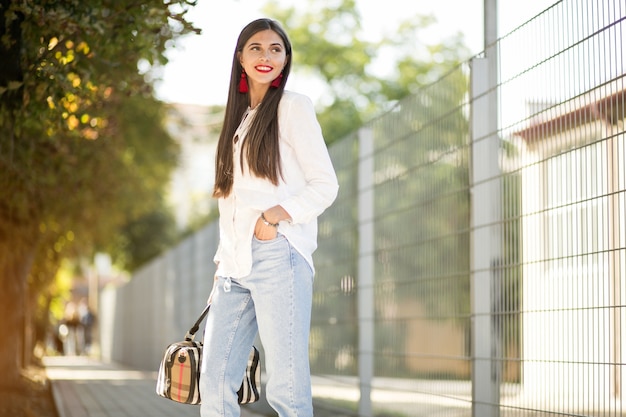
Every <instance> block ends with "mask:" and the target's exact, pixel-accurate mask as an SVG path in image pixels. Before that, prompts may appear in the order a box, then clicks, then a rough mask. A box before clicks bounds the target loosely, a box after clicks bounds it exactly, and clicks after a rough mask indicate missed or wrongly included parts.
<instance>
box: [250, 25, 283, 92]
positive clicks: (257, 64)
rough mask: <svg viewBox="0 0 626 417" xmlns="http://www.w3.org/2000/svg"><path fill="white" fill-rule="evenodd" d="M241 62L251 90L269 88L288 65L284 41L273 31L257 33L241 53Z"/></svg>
mask: <svg viewBox="0 0 626 417" xmlns="http://www.w3.org/2000/svg"><path fill="white" fill-rule="evenodd" d="M239 62H240V63H241V66H242V67H243V69H244V71H245V72H246V74H247V76H248V84H249V85H250V88H258V87H261V88H263V87H265V88H269V84H270V83H271V82H272V81H273V80H274V79H275V78H277V77H278V76H279V75H280V73H281V71H282V70H283V68H284V67H285V64H286V63H287V51H286V50H285V45H284V42H283V39H282V38H281V37H280V35H278V34H277V33H276V32H274V31H273V30H271V29H267V30H263V31H260V32H257V33H255V34H254V35H252V37H250V39H248V42H246V44H245V45H244V47H243V50H242V51H241V52H240V53H239Z"/></svg>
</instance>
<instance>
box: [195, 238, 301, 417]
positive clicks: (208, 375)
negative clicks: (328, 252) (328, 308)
mask: <svg viewBox="0 0 626 417" xmlns="http://www.w3.org/2000/svg"><path fill="white" fill-rule="evenodd" d="M215 285H217V287H216V288H215V290H214V292H213V299H212V304H211V310H210V312H209V315H208V318H207V324H206V330H205V334H204V354H203V359H202V372H201V376H200V397H201V399H202V404H201V406H200V414H201V416H202V417H239V416H240V408H239V407H240V406H239V404H238V402H237V391H238V390H239V387H240V386H241V381H242V377H243V375H244V372H245V368H246V365H247V363H248V355H249V353H250V348H251V346H252V344H253V343H254V340H255V338H256V335H257V332H258V334H259V336H260V338H261V343H262V344H263V349H264V352H265V355H264V357H262V358H261V360H262V364H261V365H262V369H263V371H264V378H265V379H266V381H265V382H266V386H265V389H266V392H265V395H266V398H267V401H268V402H269V404H270V405H271V406H272V408H273V409H274V410H275V411H276V412H277V413H278V415H279V417H311V416H313V406H312V399H311V375H310V369H309V330H310V326H311V303H312V291H313V272H312V270H311V267H310V266H309V264H308V263H307V262H306V260H305V259H304V258H303V257H302V256H301V255H300V254H299V253H298V252H297V251H296V250H295V249H294V248H293V247H292V246H291V245H290V244H289V241H288V240H287V239H286V238H285V237H284V236H283V235H280V234H279V235H278V237H277V238H276V239H273V240H269V241H260V240H258V239H256V238H253V241H252V271H251V273H250V275H249V276H247V277H244V278H240V279H231V278H228V277H219V280H218V281H217V282H216V283H215Z"/></svg>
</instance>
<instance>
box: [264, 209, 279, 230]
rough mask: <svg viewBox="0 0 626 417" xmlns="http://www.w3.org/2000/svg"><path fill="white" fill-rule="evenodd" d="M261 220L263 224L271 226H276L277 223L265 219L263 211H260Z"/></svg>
mask: <svg viewBox="0 0 626 417" xmlns="http://www.w3.org/2000/svg"><path fill="white" fill-rule="evenodd" d="M261 221H262V222H263V224H265V225H266V226H271V227H278V223H272V222H270V221H269V220H267V219H266V218H265V213H263V212H261Z"/></svg>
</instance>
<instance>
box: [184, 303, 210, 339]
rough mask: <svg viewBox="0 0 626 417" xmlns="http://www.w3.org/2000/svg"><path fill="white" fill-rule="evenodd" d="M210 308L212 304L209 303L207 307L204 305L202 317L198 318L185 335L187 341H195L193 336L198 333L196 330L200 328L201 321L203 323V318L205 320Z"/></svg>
mask: <svg viewBox="0 0 626 417" xmlns="http://www.w3.org/2000/svg"><path fill="white" fill-rule="evenodd" d="M209 308H211V304H207V305H206V307H204V310H202V313H201V314H200V317H198V320H196V323H195V324H194V325H193V327H192V328H191V329H189V331H188V332H187V334H186V335H185V340H186V341H188V342H191V341H193V338H194V336H195V335H196V332H197V331H198V329H199V328H200V323H202V320H204V318H205V317H206V316H207V314H209Z"/></svg>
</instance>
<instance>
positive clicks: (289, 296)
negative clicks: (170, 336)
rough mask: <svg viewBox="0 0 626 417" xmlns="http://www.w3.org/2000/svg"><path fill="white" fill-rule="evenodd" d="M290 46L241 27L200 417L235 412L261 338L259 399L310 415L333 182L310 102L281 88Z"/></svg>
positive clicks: (269, 31)
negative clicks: (321, 224)
mask: <svg viewBox="0 0 626 417" xmlns="http://www.w3.org/2000/svg"><path fill="white" fill-rule="evenodd" d="M291 59H292V51H291V44H290V42H289V39H288V37H287V35H286V33H285V32H284V30H283V29H282V28H281V27H280V25H279V24H278V23H277V22H275V21H273V20H270V19H258V20H255V21H253V22H251V23H249V24H248V25H247V26H246V27H245V28H244V29H243V30H242V31H241V34H240V35H239V39H238V40H237V47H236V49H235V53H234V56H233V64H232V71H231V78H230V89H229V93H228V101H227V104H226V114H225V117H224V126H223V130H222V132H221V134H220V139H219V142H218V147H217V156H216V164H215V167H216V168H215V186H214V191H213V195H214V197H216V198H218V202H219V210H220V220H219V225H220V244H219V247H218V250H217V253H216V254H215V258H214V261H215V263H216V265H217V271H216V274H215V282H214V290H213V292H212V294H211V300H210V301H211V303H212V307H211V314H209V316H208V320H207V326H206V331H205V339H204V357H203V363H202V376H201V384H200V385H201V386H200V395H201V398H202V406H201V415H202V417H218V416H220V417H236V416H239V415H240V409H239V404H238V402H237V390H238V389H239V387H240V385H241V380H242V376H243V374H244V371H245V368H246V364H247V360H248V354H249V352H250V347H251V345H252V343H253V342H254V339H255V337H256V335H257V332H258V333H259V335H260V338H261V342H262V344H263V348H264V351H265V358H264V368H265V371H266V372H265V373H266V382H267V383H266V396H267V400H268V402H269V404H270V405H271V406H272V408H273V409H274V410H275V411H276V412H277V413H278V415H279V416H280V417H287V416H293V417H295V416H298V417H308V416H312V415H313V407H312V399H311V381H310V372H309V358H308V345H309V328H310V319H311V302H312V286H313V275H314V267H313V259H312V255H313V251H314V250H315V249H316V247H317V217H318V216H319V215H320V214H321V213H322V212H323V211H324V210H325V209H326V208H327V207H328V206H329V205H330V204H331V203H332V202H333V201H334V199H335V197H336V195H337V190H338V185H337V177H336V175H335V171H334V169H333V166H332V163H331V160H330V157H329V155H328V150H327V148H326V145H325V143H324V139H323V137H322V132H321V129H320V126H319V123H318V121H317V119H316V116H315V111H314V108H313V105H312V103H311V101H310V100H309V98H308V97H306V96H303V95H301V94H297V93H294V92H289V91H285V89H284V88H285V83H286V82H287V78H288V77H289V70H290V68H291Z"/></svg>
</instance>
